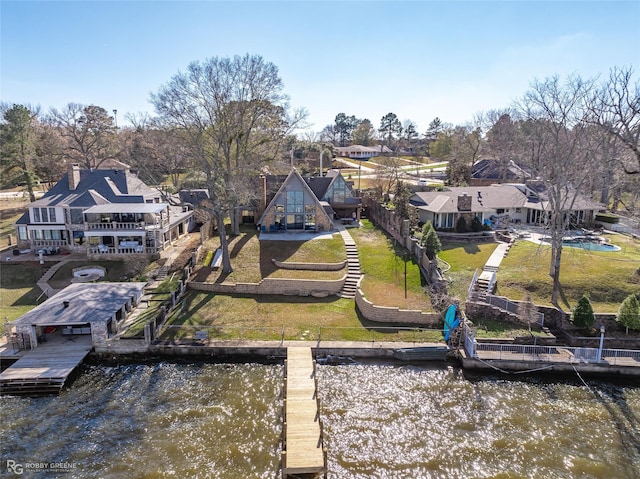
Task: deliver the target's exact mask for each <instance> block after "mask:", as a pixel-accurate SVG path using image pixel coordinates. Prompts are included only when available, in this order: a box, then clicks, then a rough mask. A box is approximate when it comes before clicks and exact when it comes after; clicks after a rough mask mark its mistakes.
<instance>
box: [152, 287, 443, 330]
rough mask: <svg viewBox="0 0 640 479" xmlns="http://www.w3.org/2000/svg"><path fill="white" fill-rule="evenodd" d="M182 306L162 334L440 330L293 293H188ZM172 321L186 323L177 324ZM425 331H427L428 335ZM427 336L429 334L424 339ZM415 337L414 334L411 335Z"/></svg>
mask: <svg viewBox="0 0 640 479" xmlns="http://www.w3.org/2000/svg"><path fill="white" fill-rule="evenodd" d="M185 301H186V307H185V308H186V311H185V312H182V311H181V308H177V309H176V311H175V312H174V314H173V315H171V316H170V317H169V319H168V321H167V325H168V326H169V327H168V328H166V329H165V331H164V333H163V335H162V339H179V338H185V337H193V332H194V331H195V330H196V329H198V328H199V329H207V330H208V331H209V338H210V339H260V340H266V339H272V340H277V339H281V337H282V328H283V326H284V328H285V331H284V334H285V339H299V340H304V339H308V340H316V339H317V337H318V334H321V337H322V339H323V340H342V341H371V340H372V339H375V340H378V341H413V340H422V341H427V340H430V341H437V340H439V339H441V338H442V335H441V334H440V333H439V332H414V331H406V332H404V331H403V332H395V331H391V330H390V329H389V330H387V329H385V328H381V327H380V325H379V324H375V325H374V324H373V323H369V322H367V321H363V320H361V319H360V318H359V317H358V315H357V314H356V310H355V306H354V303H353V301H351V300H347V299H341V298H336V297H332V298H308V297H298V296H267V295H265V296H255V297H246V296H227V295H220V294H213V293H199V292H194V291H192V292H190V293H189V294H188V295H187V297H186V298H185ZM175 326H185V327H183V328H177V327H175ZM427 335H429V336H427ZM427 337H429V338H432V339H427ZM414 338H415V339H414Z"/></svg>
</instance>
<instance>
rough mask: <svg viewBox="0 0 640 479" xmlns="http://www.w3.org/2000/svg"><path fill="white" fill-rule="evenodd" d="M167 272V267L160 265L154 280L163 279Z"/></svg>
mask: <svg viewBox="0 0 640 479" xmlns="http://www.w3.org/2000/svg"><path fill="white" fill-rule="evenodd" d="M168 274H169V267H168V266H162V267H161V268H160V269H159V270H158V272H157V273H156V281H163V280H164V279H165V278H166V277H167V275H168Z"/></svg>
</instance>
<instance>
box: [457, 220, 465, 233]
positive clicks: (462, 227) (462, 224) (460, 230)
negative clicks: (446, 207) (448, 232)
mask: <svg viewBox="0 0 640 479" xmlns="http://www.w3.org/2000/svg"><path fill="white" fill-rule="evenodd" d="M466 232H467V220H465V219H464V216H461V217H460V218H458V222H457V223H456V233H466Z"/></svg>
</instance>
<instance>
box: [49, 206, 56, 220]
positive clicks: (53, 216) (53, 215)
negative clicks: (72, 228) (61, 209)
mask: <svg viewBox="0 0 640 479" xmlns="http://www.w3.org/2000/svg"><path fill="white" fill-rule="evenodd" d="M49 221H51V222H52V223H55V222H56V209H55V208H49Z"/></svg>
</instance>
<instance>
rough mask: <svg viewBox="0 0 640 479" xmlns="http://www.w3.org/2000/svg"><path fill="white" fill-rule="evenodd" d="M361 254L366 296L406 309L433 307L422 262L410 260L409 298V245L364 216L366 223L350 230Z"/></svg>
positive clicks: (381, 303) (387, 304) (384, 303)
mask: <svg viewBox="0 0 640 479" xmlns="http://www.w3.org/2000/svg"><path fill="white" fill-rule="evenodd" d="M349 232H350V233H351V236H352V237H353V239H354V241H355V242H356V245H357V246H358V256H359V258H360V269H361V271H362V272H363V273H364V275H365V276H364V280H363V281H362V284H361V285H362V291H363V293H364V295H365V296H366V298H367V299H368V300H369V301H371V302H373V303H374V304H376V305H378V306H396V307H399V308H402V309H421V310H424V311H431V309H432V308H431V301H430V298H429V295H428V294H426V293H425V286H426V285H425V283H424V280H423V278H422V275H421V274H420V268H419V266H418V264H417V263H416V262H415V261H414V260H412V259H409V260H408V261H407V262H406V271H407V274H406V281H407V283H406V284H407V298H406V299H405V292H404V289H405V261H404V254H405V251H406V250H405V249H404V248H403V247H401V246H399V245H397V244H394V240H393V239H392V238H391V237H389V236H387V235H386V234H385V233H384V232H382V230H380V229H379V228H376V227H374V226H373V225H372V224H371V222H370V221H368V220H363V221H362V227H360V228H352V229H350V230H349Z"/></svg>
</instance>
